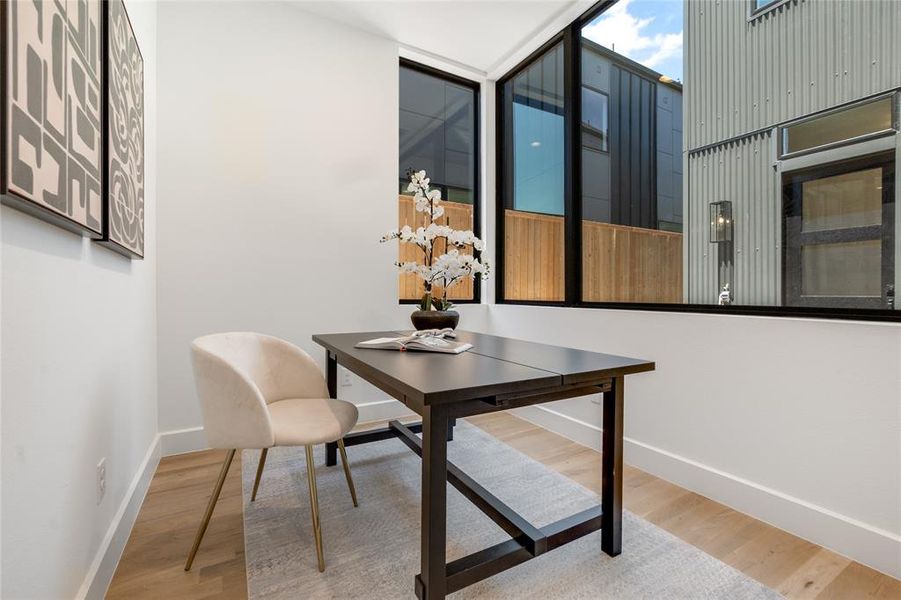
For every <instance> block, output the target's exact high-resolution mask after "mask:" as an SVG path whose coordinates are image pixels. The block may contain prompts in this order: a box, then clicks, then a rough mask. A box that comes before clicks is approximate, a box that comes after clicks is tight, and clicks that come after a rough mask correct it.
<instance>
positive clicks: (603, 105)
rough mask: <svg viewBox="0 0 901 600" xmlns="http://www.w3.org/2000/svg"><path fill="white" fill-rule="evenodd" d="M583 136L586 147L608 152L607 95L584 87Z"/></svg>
mask: <svg viewBox="0 0 901 600" xmlns="http://www.w3.org/2000/svg"><path fill="white" fill-rule="evenodd" d="M582 128H583V129H582V135H583V140H584V142H585V144H586V146H590V147H591V148H594V149H595V150H599V151H601V152H606V151H607V134H608V129H607V95H606V94H602V93H601V92H597V91H595V90H593V89H591V88H589V87H586V86H582Z"/></svg>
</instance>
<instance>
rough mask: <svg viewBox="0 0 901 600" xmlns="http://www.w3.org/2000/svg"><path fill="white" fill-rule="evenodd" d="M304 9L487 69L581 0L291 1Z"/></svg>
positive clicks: (406, 44)
mask: <svg viewBox="0 0 901 600" xmlns="http://www.w3.org/2000/svg"><path fill="white" fill-rule="evenodd" d="M295 2H296V4H297V5H298V6H299V7H301V8H302V9H304V10H307V11H309V12H312V13H315V14H317V15H320V16H323V17H326V18H328V19H332V20H335V21H339V22H341V23H344V24H346V25H350V26H351V27H355V28H357V29H362V30H364V31H367V32H370V33H374V34H376V35H380V36H383V37H387V38H389V39H393V40H397V41H398V42H400V43H401V44H402V45H404V46H407V47H409V48H411V49H415V50H421V51H425V52H427V53H430V54H434V55H437V56H439V57H442V58H447V59H450V60H452V61H456V62H457V63H460V64H461V65H463V66H468V67H472V68H475V69H476V70H478V71H482V72H484V73H488V72H491V71H492V69H494V68H496V67H497V66H498V65H499V64H500V63H502V62H503V61H504V60H505V59H507V58H509V57H510V55H511V54H513V53H514V52H515V51H516V50H517V49H518V48H520V47H521V46H523V44H526V43H528V42H530V41H531V40H532V39H533V38H534V37H535V36H536V35H538V34H539V33H540V32H541V31H542V30H544V29H545V28H546V27H547V26H548V25H549V24H551V23H553V21H554V20H555V19H556V18H559V17H560V16H561V15H562V14H564V13H566V12H571V11H572V9H573V7H574V6H575V5H579V4H584V0H455V1H452V0H394V1H384V0H374V1H365V0H331V1H326V0H295Z"/></svg>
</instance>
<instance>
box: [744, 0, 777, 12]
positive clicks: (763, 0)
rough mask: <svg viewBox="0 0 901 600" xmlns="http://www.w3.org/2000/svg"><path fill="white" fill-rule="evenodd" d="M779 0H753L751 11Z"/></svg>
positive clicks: (761, 8)
mask: <svg viewBox="0 0 901 600" xmlns="http://www.w3.org/2000/svg"><path fill="white" fill-rule="evenodd" d="M777 2H779V0H751V11H752V12H758V11H761V10H763V9H764V8H766V7H767V6H770V5H771V4H775V3H777Z"/></svg>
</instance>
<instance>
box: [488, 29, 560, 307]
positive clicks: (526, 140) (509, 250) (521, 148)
mask: <svg viewBox="0 0 901 600" xmlns="http://www.w3.org/2000/svg"><path fill="white" fill-rule="evenodd" d="M502 85H503V87H502V90H501V94H502V111H503V113H502V114H503V125H502V128H501V130H502V135H503V138H502V140H503V146H504V148H505V152H504V161H503V165H502V169H503V172H504V181H505V182H507V185H505V186H504V188H503V206H504V215H503V220H504V223H503V231H504V240H503V243H504V247H503V251H504V254H505V257H506V258H507V260H505V261H504V272H503V281H504V286H505V287H504V292H503V295H504V298H506V299H508V300H540V301H551V302H554V301H562V300H563V284H564V279H563V252H564V244H563V214H564V202H563V199H564V198H563V195H564V176H565V171H564V135H563V134H564V132H563V125H564V123H563V115H564V94H563V47H562V45H561V44H557V45H556V46H554V47H553V48H551V49H550V50H548V51H547V52H545V53H544V54H543V55H541V56H539V57H538V58H536V59H535V60H534V61H533V62H532V63H531V64H529V65H528V66H526V67H524V68H523V69H521V70H520V71H519V72H517V73H515V74H514V75H513V76H512V77H509V78H508V79H507V80H506V82H504V83H503V84H502Z"/></svg>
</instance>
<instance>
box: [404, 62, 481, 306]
mask: <svg viewBox="0 0 901 600" xmlns="http://www.w3.org/2000/svg"><path fill="white" fill-rule="evenodd" d="M399 121H400V153H399V156H400V164H399V168H398V182H399V188H398V190H399V207H398V208H399V224H400V226H401V227H402V226H404V225H410V226H411V227H413V228H414V229H415V228H416V227H419V226H421V225H423V222H421V221H423V219H424V216H423V215H422V213H417V212H416V211H415V210H414V207H413V199H412V197H411V196H410V195H408V193H407V191H406V189H407V183H409V175H408V174H409V172H410V171H411V170H416V171H420V170H425V171H426V172H427V173H428V175H429V178H430V179H431V186H432V188H438V189H440V190H441V197H442V198H444V199H445V200H446V201H447V202H446V203H445V205H444V207H445V214H446V219H447V222H448V225H450V226H451V227H453V228H454V229H461V230H466V229H471V230H473V231H475V232H476V234H478V231H477V230H478V221H477V220H476V219H475V215H476V214H478V186H477V173H478V149H477V138H476V131H477V123H478V85H477V84H475V83H470V82H467V81H463V80H459V79H457V78H455V77H452V76H451V75H445V74H442V73H439V72H436V71H434V70H432V69H429V68H427V67H422V66H419V65H416V64H415V63H409V62H406V61H402V63H401V67H400V115H399ZM399 246H400V256H399V260H400V261H402V262H403V261H408V260H417V259H418V258H419V256H418V254H417V249H416V248H415V247H411V245H410V244H400V245H399ZM439 250H441V251H443V250H442V249H440V248H439ZM399 278H400V279H399V296H400V299H401V300H410V301H413V300H419V298H421V297H422V293H423V292H422V282H421V281H420V280H419V279H418V278H417V277H415V276H414V275H411V274H401V275H399ZM477 294H478V286H475V288H474V286H473V282H472V281H464V282H462V283H460V284H458V285H457V286H455V287H454V288H452V289H451V290H450V291H449V292H448V296H449V298H451V299H452V300H454V301H457V302H459V301H468V300H470V301H471V300H475V301H478V297H477Z"/></svg>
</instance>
